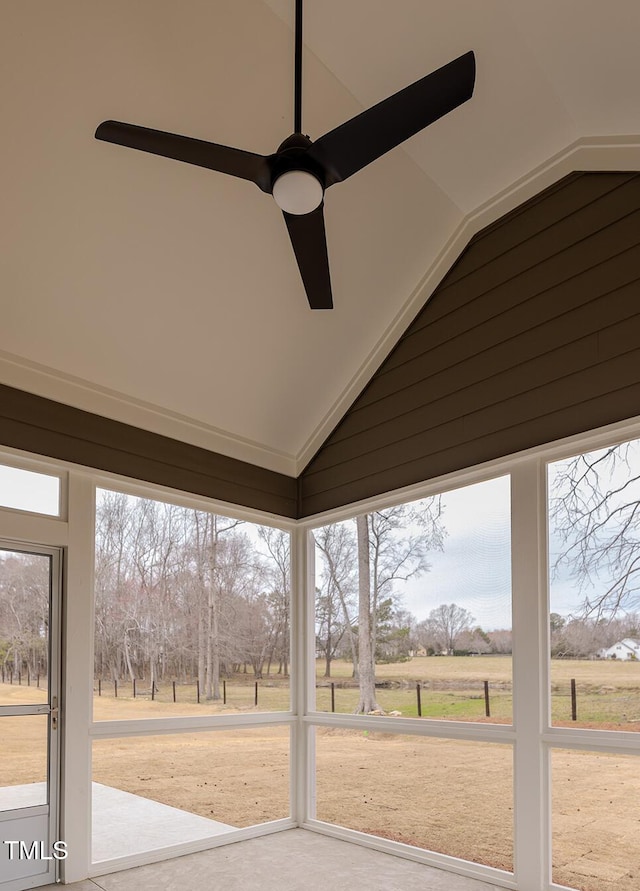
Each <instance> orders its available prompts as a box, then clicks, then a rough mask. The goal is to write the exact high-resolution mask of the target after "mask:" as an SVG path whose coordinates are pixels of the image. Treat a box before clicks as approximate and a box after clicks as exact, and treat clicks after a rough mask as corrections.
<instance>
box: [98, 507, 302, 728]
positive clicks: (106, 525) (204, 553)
mask: <svg viewBox="0 0 640 891" xmlns="http://www.w3.org/2000/svg"><path fill="white" fill-rule="evenodd" d="M289 551H290V545H289V534H288V533H287V532H283V531H281V530H279V529H273V528H270V527H266V526H258V525H256V524H253V523H247V522H242V521H240V520H234V519H231V518H228V517H223V516H219V515H217V514H213V513H210V512H205V511H198V510H193V509H191V508H185V507H179V506H177V505H174V504H168V503H165V502H161V501H152V500H149V499H143V498H138V497H134V496H132V495H126V494H123V493H121V492H113V491H107V490H98V493H97V504H96V563H95V579H96V581H95V596H96V601H95V682H94V694H95V695H94V714H95V718H96V720H113V719H116V718H148V717H170V716H175V715H194V714H199V715H202V714H220V713H230V712H255V711H288V710H289V709H290V695H289V668H290V618H289V614H290V590H289V589H290V568H289V564H290V557H289Z"/></svg>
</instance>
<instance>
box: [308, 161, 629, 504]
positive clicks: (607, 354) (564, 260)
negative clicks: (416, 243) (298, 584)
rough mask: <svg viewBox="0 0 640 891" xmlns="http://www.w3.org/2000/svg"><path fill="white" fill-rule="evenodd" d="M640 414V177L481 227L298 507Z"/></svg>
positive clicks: (318, 462)
mask: <svg viewBox="0 0 640 891" xmlns="http://www.w3.org/2000/svg"><path fill="white" fill-rule="evenodd" d="M638 414H640V176H639V175H637V174H630V173H602V174H601V173H595V174H594V173H583V174H572V175H571V176H569V177H566V178H565V179H564V180H563V181H561V182H560V183H556V184H555V185H554V186H553V187H551V188H550V189H547V190H546V191H545V192H543V193H542V194H541V195H538V196H536V198H534V199H532V200H531V201H530V202H527V203H526V204H525V205H523V206H522V207H520V208H518V209H516V210H515V211H513V212H512V213H510V214H508V215H507V216H506V217H504V218H503V219H502V220H500V221H498V222H496V223H494V224H492V225H491V226H490V227H488V228H487V229H486V230H483V232H481V233H479V234H478V235H477V236H475V237H474V239H473V240H472V241H471V243H470V244H469V246H468V247H467V249H466V250H465V251H464V252H463V254H462V255H461V258H460V259H459V260H458V262H457V263H456V264H455V265H454V267H453V268H452V270H451V271H450V273H449V274H448V275H447V276H446V277H445V279H444V280H443V282H442V283H441V285H440V286H439V288H438V289H437V290H436V292H435V294H434V295H433V297H432V299H431V300H430V301H429V302H428V303H427V304H426V306H425V307H424V308H423V310H422V311H421V312H420V314H419V315H418V316H417V318H416V320H415V321H414V323H413V324H412V325H411V326H410V327H409V329H408V330H407V332H406V333H405V334H404V335H403V337H402V338H401V339H400V341H399V342H398V344H397V346H396V348H395V349H394V351H393V352H392V353H391V355H390V356H389V357H388V359H387V360H386V361H385V362H384V363H383V365H382V366H381V368H380V369H379V371H378V372H377V373H376V375H374V377H373V378H372V380H371V382H370V383H369V385H368V386H367V388H366V389H365V390H364V392H363V393H362V395H361V396H360V397H359V398H358V399H357V400H356V402H355V403H354V405H353V406H352V408H351V409H350V410H349V411H348V412H347V414H346V415H345V417H344V418H343V420H342V421H341V423H340V424H339V425H338V427H337V428H336V430H335V431H334V432H333V434H332V435H331V436H330V437H329V438H328V439H327V441H326V442H325V444H324V445H323V447H322V449H321V450H320V451H319V453H318V454H317V455H316V457H315V458H314V459H313V461H312V462H311V463H310V464H309V466H308V467H307V468H306V470H305V471H304V473H303V474H302V476H301V478H300V499H301V510H300V514H301V516H308V515H310V514H313V513H316V512H318V511H322V510H327V509H330V508H332V507H336V506H339V505H342V504H347V503H350V502H352V501H357V500H360V499H362V498H367V497H371V496H373V495H377V494H381V493H383V492H385V491H389V490H390V489H394V488H398V487H401V486H406V485H411V484H413V483H416V482H420V481H422V480H426V479H429V478H432V477H434V476H439V475H441V474H443V473H447V472H451V471H453V470H458V469H462V468H463V467H467V466H472V465H474V464H478V463H481V462H482V461H486V460H490V459H492V458H496V457H500V456H503V455H507V454H510V453H512V452H514V451H519V450H521V449H524V448H529V447H531V446H533V445H539V444H542V443H544V442H549V441H551V440H553V439H558V438H561V437H563V436H568V435H571V434H573V433H578V432H582V431H585V430H588V429H591V428H593V427H598V426H602V425H604V424H608V423H613V422H614V421H618V420H622V419H624V418H627V417H632V416H635V415H638Z"/></svg>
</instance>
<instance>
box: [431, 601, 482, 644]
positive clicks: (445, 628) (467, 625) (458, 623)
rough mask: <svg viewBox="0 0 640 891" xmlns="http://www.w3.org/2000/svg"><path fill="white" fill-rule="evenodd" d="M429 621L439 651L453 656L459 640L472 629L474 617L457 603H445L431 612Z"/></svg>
mask: <svg viewBox="0 0 640 891" xmlns="http://www.w3.org/2000/svg"><path fill="white" fill-rule="evenodd" d="M427 621H428V623H429V625H430V626H431V629H432V631H433V636H434V639H435V641H436V642H437V646H438V648H439V650H440V651H441V652H443V653H447V654H448V655H449V656H453V653H454V650H455V649H456V643H457V641H458V638H459V637H460V635H461V634H462V633H463V632H464V631H469V630H470V629H471V626H472V624H473V616H472V615H471V613H470V612H469V610H466V609H463V608H462V607H461V606H457V605H456V604H455V603H443V604H441V605H440V606H438V607H436V609H432V610H431V612H430V613H429V618H428V620H427Z"/></svg>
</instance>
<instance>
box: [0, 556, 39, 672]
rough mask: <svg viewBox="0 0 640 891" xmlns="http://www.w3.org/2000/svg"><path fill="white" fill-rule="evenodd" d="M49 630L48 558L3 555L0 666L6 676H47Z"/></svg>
mask: <svg viewBox="0 0 640 891" xmlns="http://www.w3.org/2000/svg"><path fill="white" fill-rule="evenodd" d="M48 628H49V561H48V559H47V558H46V557H42V556H38V555H35V554H18V553H16V552H11V551H6V552H4V554H2V556H0V665H1V666H2V667H3V669H4V671H5V676H6V675H10V676H13V677H14V678H18V677H20V676H22V677H25V678H27V677H32V678H36V677H37V676H38V675H40V676H42V677H44V676H46V674H47V671H48V652H47V636H48Z"/></svg>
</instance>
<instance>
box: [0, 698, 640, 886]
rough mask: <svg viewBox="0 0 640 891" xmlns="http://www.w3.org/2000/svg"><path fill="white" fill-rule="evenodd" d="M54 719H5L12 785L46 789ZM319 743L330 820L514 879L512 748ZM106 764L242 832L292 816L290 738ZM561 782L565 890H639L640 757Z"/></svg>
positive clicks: (1, 729)
mask: <svg viewBox="0 0 640 891" xmlns="http://www.w3.org/2000/svg"><path fill="white" fill-rule="evenodd" d="M19 695H20V697H21V699H22V701H24V700H25V697H26V695H27V694H26V693H25V691H24V690H23V691H20V694H19ZM33 695H34V696H35V695H36V694H35V691H34V694H33ZM3 696H11V691H4V693H3ZM123 707H124V702H118V703H116V702H113V700H105V701H103V702H102V703H101V704H99V705H98V706H97V709H99V710H100V712H102V711H104V712H105V714H104V715H103V714H101V715H100V717H111V715H110V714H109V712H110V711H112V710H115V709H116V708H117V711H118V715H119V716H121V714H120V713H121V710H122V708H123ZM151 707H153V710H152V711H151ZM135 708H136V712H137V714H136V716H137V717H142V716H143V714H141V713H140V712H141V711H142V712H145V711H147V710H148V713H149V716H150V715H151V714H153V715H154V716H159V715H160V713H161V712H162V713H164V714H167V715H169V714H173V711H172V708H171V705H169V704H162V703H157V702H156V703H148V704H146V705H145V704H144V703H143V702H142V701H140V702H137V703H136V705H135ZM96 717H99V715H98V714H96ZM43 721H44V724H46V719H41V718H40V717H35V718H3V719H2V721H1V722H0V747H1V748H0V751H1V752H2V758H1V759H0V785H13V784H19V783H27V782H36V781H41V780H42V779H43V778H44V772H45V764H44V758H43V751H44V746H43V741H44V738H45V736H44V734H45V733H46V730H45V727H44V724H43ZM27 722H29V723H28V724H27ZM315 734H316V753H317V777H316V785H317V817H318V818H319V819H321V820H326V821H328V822H332V823H338V824H340V825H343V826H347V827H350V828H353V829H357V830H360V831H363V832H369V833H372V834H374V835H378V836H382V837H385V838H391V839H396V840H398V841H402V842H405V843H408V844H412V845H416V846H418V847H423V848H427V849H430V850H434V851H439V852H442V853H446V854H450V855H453V856H456V857H462V858H464V859H467V860H472V861H476V862H480V863H485V864H488V865H491V866H495V867H498V868H501V869H507V870H511V869H512V868H513V862H512V858H513V827H512V823H513V809H512V798H513V796H512V752H511V747H510V746H503V745H496V744H488V743H476V742H459V741H455V740H441V739H431V738H422V737H411V736H404V735H398V736H395V735H392V734H379V733H367V732H363V731H351V730H342V729H334V728H331V729H329V728H317V729H316V731H315ZM93 762H94V774H93V777H94V780H95V781H97V782H100V783H104V784H106V785H111V786H114V787H116V788H119V789H123V790H125V791H128V792H131V793H134V794H136V795H142V796H144V797H146V798H151V799H154V800H156V801H160V802H163V803H166V804H169V805H172V806H174V807H178V808H182V809H184V810H187V811H191V812H193V813H197V814H201V815H202V816H205V817H210V818H212V819H215V820H218V821H221V822H225V823H229V824H231V825H234V826H247V825H251V824H254V823H260V822H264V821H268V820H274V819H279V818H281V817H285V816H287V815H288V813H289V793H288V783H289V767H290V763H289V729H288V728H287V727H263V728H250V729H246V730H225V731H216V732H206V733H197V734H176V735H168V736H157V737H136V738H132V739H114V740H99V741H96V742H95V743H94V746H93ZM552 770H553V787H554V796H553V857H554V871H553V878H554V881H555V882H557V883H559V884H564V885H568V886H570V887H574V888H580V889H583V891H638V888H640V758H638V757H634V756H617V755H605V754H600V753H593V752H578V751H568V750H567V751H565V750H556V751H554V752H553V754H552ZM116 853H117V852H114V854H116Z"/></svg>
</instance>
